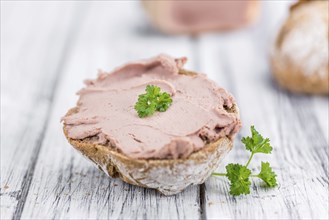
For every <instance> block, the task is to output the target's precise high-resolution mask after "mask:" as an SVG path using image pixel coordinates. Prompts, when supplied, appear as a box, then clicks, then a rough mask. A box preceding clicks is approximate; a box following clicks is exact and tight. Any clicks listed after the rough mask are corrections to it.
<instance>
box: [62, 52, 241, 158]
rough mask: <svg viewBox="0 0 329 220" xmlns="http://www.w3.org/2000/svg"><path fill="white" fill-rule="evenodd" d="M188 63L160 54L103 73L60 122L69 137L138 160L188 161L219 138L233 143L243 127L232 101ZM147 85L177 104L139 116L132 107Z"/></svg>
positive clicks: (84, 89)
mask: <svg viewBox="0 0 329 220" xmlns="http://www.w3.org/2000/svg"><path fill="white" fill-rule="evenodd" d="M185 62H186V58H180V59H173V58H171V57H169V56H166V55H159V56H157V57H155V58H152V59H149V60H144V61H139V62H132V63H128V64H126V65H124V66H121V67H119V68H117V69H115V70H114V71H112V72H110V73H106V72H103V71H100V73H99V75H98V78H97V79H95V80H86V81H85V84H86V87H85V88H83V89H81V90H80V91H79V92H78V95H79V96H80V98H79V101H78V103H77V109H78V111H77V112H76V113H73V114H69V115H66V116H65V117H63V118H62V120H63V121H64V125H65V128H66V131H67V136H68V137H69V138H71V139H79V140H88V141H91V142H93V143H97V144H101V145H104V146H108V147H111V148H113V149H116V150H118V151H119V152H121V153H123V154H125V155H126V156H128V157H131V158H137V159H151V158H152V159H156V158H157V159H170V158H174V159H177V158H186V157H188V156H189V155H190V154H191V153H193V152H195V151H198V150H200V149H202V148H203V147H204V146H205V145H206V144H207V143H210V142H213V141H216V140H218V139H219V138H221V137H225V136H226V137H229V138H231V139H232V138H233V137H234V136H235V134H236V133H237V132H238V131H239V129H240V127H241V122H240V119H239V116H238V113H237V112H236V111H233V110H234V109H237V108H236V104H235V101H234V99H233V97H232V96H231V95H230V94H229V93H228V92H227V91H226V90H224V89H222V88H220V87H218V86H216V84H215V83H214V82H213V81H211V80H209V79H207V77H206V76H205V75H203V74H191V73H190V72H187V71H185V70H183V69H182V67H183V65H184V63H185ZM182 73H185V74H182ZM147 85H156V86H158V87H160V88H161V91H163V92H167V93H169V94H170V95H171V97H172V100H173V102H172V105H171V106H170V107H169V108H168V109H167V111H165V112H156V113H154V114H153V115H152V116H149V117H145V118H139V117H138V115H137V112H136V111H135V109H134V105H135V103H136V102H137V99H138V95H140V94H143V93H145V88H146V86H147Z"/></svg>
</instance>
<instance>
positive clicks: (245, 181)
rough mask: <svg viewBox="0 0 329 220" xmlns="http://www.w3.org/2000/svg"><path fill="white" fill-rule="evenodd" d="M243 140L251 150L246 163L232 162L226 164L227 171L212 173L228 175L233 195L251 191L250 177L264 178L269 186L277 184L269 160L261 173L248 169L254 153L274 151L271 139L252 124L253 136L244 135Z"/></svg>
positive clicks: (262, 165) (262, 166)
mask: <svg viewBox="0 0 329 220" xmlns="http://www.w3.org/2000/svg"><path fill="white" fill-rule="evenodd" d="M241 141H242V143H244V144H245V146H246V149H247V150H249V151H250V152H251V155H250V157H249V160H248V162H247V163H246V165H241V164H233V163H230V164H228V165H227V166H226V173H212V175H213V176H226V177H227V178H228V179H229V181H230V183H231V184H230V194H231V195H233V196H238V195H241V194H249V193H250V184H251V182H250V177H257V178H260V179H262V180H263V181H264V182H265V183H266V185H267V186H268V187H275V186H277V185H278V184H277V181H276V174H275V173H274V172H273V170H272V168H271V167H270V164H269V163H268V162H262V164H261V171H260V173H259V174H251V171H250V169H248V165H249V164H250V161H251V159H252V158H253V156H254V154H257V153H263V154H270V153H271V152H272V149H273V148H272V146H271V145H270V139H268V138H265V139H264V138H263V137H262V135H260V134H259V133H258V132H257V131H256V129H255V127H254V126H251V137H244V138H242V139H241Z"/></svg>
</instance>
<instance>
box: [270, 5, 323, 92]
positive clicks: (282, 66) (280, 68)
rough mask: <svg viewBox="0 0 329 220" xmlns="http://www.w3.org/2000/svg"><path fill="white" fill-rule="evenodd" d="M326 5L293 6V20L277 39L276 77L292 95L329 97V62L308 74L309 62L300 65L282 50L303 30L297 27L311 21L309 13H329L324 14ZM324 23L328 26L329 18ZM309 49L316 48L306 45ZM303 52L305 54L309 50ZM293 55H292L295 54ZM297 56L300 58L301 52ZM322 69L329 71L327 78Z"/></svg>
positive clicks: (291, 14)
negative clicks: (290, 36)
mask: <svg viewBox="0 0 329 220" xmlns="http://www.w3.org/2000/svg"><path fill="white" fill-rule="evenodd" d="M324 4H328V2H321V1H309V0H301V1H299V2H298V3H296V4H294V5H292V6H291V8H290V16H289V17H288V19H287V21H286V22H285V24H284V25H283V26H282V28H281V31H280V33H279V35H278V36H277V40H276V43H275V45H274V48H273V53H272V56H271V66H272V73H273V76H274V78H275V79H276V80H277V82H278V83H279V85H280V86H282V87H284V88H286V89H287V90H289V91H291V92H296V93H306V94H322V95H327V94H329V72H328V71H329V70H328V68H329V67H328V61H325V60H324V62H323V63H322V64H321V65H317V66H314V68H313V71H312V72H309V71H308V72H306V70H305V65H304V64H305V63H307V62H310V61H309V60H308V59H304V60H302V59H301V60H300V62H296V60H294V59H293V57H292V55H287V54H284V53H283V52H282V48H281V47H282V44H283V42H284V41H285V38H286V36H287V34H288V33H289V32H290V31H291V30H293V29H295V28H299V27H297V26H296V25H297V24H301V23H302V22H307V21H308V19H309V17H308V16H310V14H311V13H310V12H307V13H306V11H307V10H313V11H312V13H327V12H326V11H324V9H325V8H326V7H323V6H324ZM309 6H311V8H309ZM297 13H298V14H297ZM323 19H326V24H327V23H328V16H323ZM315 25H317V24H315ZM306 34H307V33H305V35H306ZM328 37H329V35H328V36H323V38H326V39H327V41H329V39H328ZM314 43H315V42H314ZM306 46H308V47H310V46H312V45H305V47H306ZM323 47H326V45H323ZM301 49H303V50H304V49H305V48H301ZM290 52H291V54H292V53H293V52H295V51H290ZM295 53H296V55H298V51H296V52H295ZM321 68H323V69H325V70H326V71H325V72H326V74H320V73H319V71H320V69H321Z"/></svg>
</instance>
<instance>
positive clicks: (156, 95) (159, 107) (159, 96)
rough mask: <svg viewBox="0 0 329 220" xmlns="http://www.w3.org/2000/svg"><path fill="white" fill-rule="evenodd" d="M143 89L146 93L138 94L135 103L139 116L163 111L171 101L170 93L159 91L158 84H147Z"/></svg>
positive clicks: (142, 116)
mask: <svg viewBox="0 0 329 220" xmlns="http://www.w3.org/2000/svg"><path fill="white" fill-rule="evenodd" d="M145 91H146V93H144V94H141V95H139V96H138V101H137V102H136V104H135V110H136V111H137V114H138V116H139V117H140V118H144V117H147V116H150V115H153V114H154V112H155V111H159V112H164V111H166V110H167V109H168V108H169V106H170V105H171V103H172V99H171V97H170V95H169V94H168V93H166V92H161V91H160V87H158V86H154V85H147V86H146V89H145Z"/></svg>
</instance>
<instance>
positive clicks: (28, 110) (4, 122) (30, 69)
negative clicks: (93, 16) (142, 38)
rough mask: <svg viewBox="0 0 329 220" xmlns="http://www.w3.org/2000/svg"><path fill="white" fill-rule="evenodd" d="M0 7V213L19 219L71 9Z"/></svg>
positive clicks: (23, 5)
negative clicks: (0, 77) (59, 15)
mask: <svg viewBox="0 0 329 220" xmlns="http://www.w3.org/2000/svg"><path fill="white" fill-rule="evenodd" d="M1 6H2V7H1V12H2V13H1V17H2V16H3V19H1V30H2V31H1V54H2V56H1V59H2V62H1V63H3V65H1V76H2V80H1V113H2V114H1V218H4V219H7V218H11V217H12V218H20V214H21V212H22V210H23V207H24V204H25V199H26V196H27V193H28V190H29V188H30V184H31V180H32V176H33V172H34V169H35V164H36V161H37V158H38V154H39V151H40V148H41V143H42V140H43V137H44V134H45V133H44V131H45V128H46V127H47V117H48V114H49V111H50V104H51V102H52V99H53V88H54V86H56V83H57V78H58V74H57V71H60V66H61V63H62V62H63V59H62V57H63V54H65V53H66V48H65V47H66V46H67V45H66V42H67V40H68V36H67V34H69V32H68V29H69V23H70V22H67V21H70V20H71V19H72V17H71V9H73V8H72V7H64V8H63V7H61V5H59V4H57V3H56V2H53V3H50V4H49V7H47V8H44V6H45V5H44V4H43V3H41V2H36V3H34V4H32V5H31V4H29V3H28V2H21V3H18V2H1ZM58 13H61V14H62V16H61V17H60V18H59V17H58ZM44 18H47V19H44Z"/></svg>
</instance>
